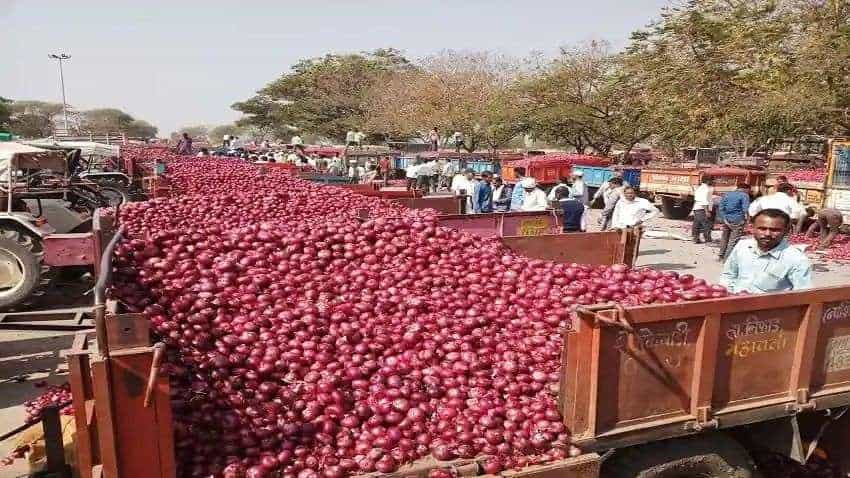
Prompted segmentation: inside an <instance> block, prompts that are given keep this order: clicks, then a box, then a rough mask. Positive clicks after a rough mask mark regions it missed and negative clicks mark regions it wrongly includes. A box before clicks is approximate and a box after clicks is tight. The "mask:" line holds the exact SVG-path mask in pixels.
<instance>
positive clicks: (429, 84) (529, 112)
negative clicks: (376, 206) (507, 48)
mask: <svg viewBox="0 0 850 478" xmlns="http://www.w3.org/2000/svg"><path fill="white" fill-rule="evenodd" d="M233 108H234V109H236V110H238V111H240V112H242V113H243V117H242V119H240V120H239V121H238V122H237V124H238V125H239V126H241V127H246V128H251V129H252V130H253V131H255V132H260V134H261V135H263V136H268V137H273V138H278V139H284V140H285V139H288V138H289V137H290V136H291V135H292V134H293V133H294V132H298V134H300V135H302V136H304V135H308V134H309V135H317V136H319V137H324V138H327V139H329V140H334V141H342V140H343V139H344V137H345V133H346V132H347V131H349V130H352V129H360V130H362V131H364V132H365V133H367V134H368V135H369V136H370V137H371V138H372V139H376V140H377V139H389V138H404V137H410V136H417V135H424V134H425V133H426V132H427V131H428V130H430V129H431V128H432V127H437V128H438V129H439V130H440V131H441V132H442V133H443V134H444V136H445V137H449V136H450V135H451V134H452V133H453V132H454V131H461V132H463V133H464V135H465V136H466V145H467V147H468V148H470V149H473V148H491V149H495V148H499V147H504V146H506V145H509V144H511V143H512V142H514V143H515V142H516V141H517V139H518V138H522V137H531V138H533V139H535V140H540V141H544V142H546V143H548V144H552V145H557V146H561V147H569V148H574V149H575V150H577V151H584V152H599V153H603V154H605V153H609V152H611V151H612V150H613V149H623V150H626V151H628V150H629V149H630V148H631V147H632V146H633V145H634V144H637V143H639V142H652V143H653V144H655V145H657V146H660V147H663V148H666V149H670V150H675V149H678V148H680V147H683V146H709V145H718V144H721V145H730V146H736V147H742V148H746V147H753V146H758V145H759V144H762V143H764V142H765V141H766V140H767V139H769V138H771V137H788V136H800V135H804V134H821V135H847V134H848V132H849V131H850V115H848V112H850V4H848V3H847V2H846V1H840V0H689V1H686V2H685V3H684V4H681V5H679V6H676V7H669V8H666V9H664V10H663V11H662V12H661V13H660V17H659V19H658V20H657V21H655V22H654V23H652V24H651V25H649V26H648V27H646V28H644V29H641V30H638V31H636V32H634V33H633V34H632V36H631V38H630V41H629V42H628V44H627V46H626V47H625V48H624V49H623V50H622V51H613V50H612V49H611V48H610V46H609V45H608V44H607V43H606V42H604V41H593V42H587V43H583V44H579V45H571V46H567V47H562V48H561V49H560V51H559V54H558V55H557V56H556V57H555V58H551V59H543V58H540V57H535V56H530V57H528V58H505V57H502V56H499V55H495V54H492V53H489V52H456V51H443V52H439V53H436V54H434V55H432V56H429V57H427V58H424V59H421V60H418V61H411V60H409V59H407V58H406V57H405V56H404V55H403V54H402V53H401V52H399V51H397V50H394V49H383V50H377V51H373V52H364V53H358V54H347V55H326V56H324V57H320V58H312V59H306V60H302V61H300V62H298V63H297V64H296V65H294V66H293V67H292V68H291V69H290V71H289V72H287V73H285V74H283V75H281V76H280V77H279V78H277V79H276V80H274V81H272V82H271V83H269V84H268V85H267V86H265V87H264V88H262V89H261V90H260V91H258V92H257V94H256V95H254V96H253V97H251V98H248V99H246V100H245V101H242V102H238V103H235V104H234V105H233Z"/></svg>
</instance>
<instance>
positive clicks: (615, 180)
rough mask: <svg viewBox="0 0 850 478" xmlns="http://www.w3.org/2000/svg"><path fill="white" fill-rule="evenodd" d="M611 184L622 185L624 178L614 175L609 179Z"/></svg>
mask: <svg viewBox="0 0 850 478" xmlns="http://www.w3.org/2000/svg"><path fill="white" fill-rule="evenodd" d="M608 182H609V183H611V184H616V185H617V186H621V185H622V184H623V178H618V177H616V176H615V177H613V178H611V179H609V180H608Z"/></svg>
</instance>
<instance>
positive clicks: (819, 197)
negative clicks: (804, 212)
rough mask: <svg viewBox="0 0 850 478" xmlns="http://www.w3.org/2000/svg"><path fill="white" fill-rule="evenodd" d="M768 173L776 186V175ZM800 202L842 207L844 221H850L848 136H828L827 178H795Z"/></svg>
mask: <svg viewBox="0 0 850 478" xmlns="http://www.w3.org/2000/svg"><path fill="white" fill-rule="evenodd" d="M782 174H783V173H779V172H777V173H771V174H769V175H768V178H767V181H766V186H768V187H773V186H774V185H775V184H776V177H777V176H780V175H782ZM792 183H793V184H794V187H795V188H797V191H798V196H799V198H800V202H801V203H802V204H803V205H804V206H806V207H809V208H811V209H813V210H815V211H817V210H818V209H822V208H834V209H838V210H839V211H841V213H842V215H843V216H844V224H845V225H847V224H850V141H848V140H847V139H845V138H832V139H830V140H828V149H827V154H826V174H825V175H824V179H823V181H792Z"/></svg>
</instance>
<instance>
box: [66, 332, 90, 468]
mask: <svg viewBox="0 0 850 478" xmlns="http://www.w3.org/2000/svg"><path fill="white" fill-rule="evenodd" d="M78 337H80V334H77V336H75V337H74V345H75V348H77V347H76V346H77V345H78V343H77V339H78ZM68 382H69V383H70V385H71V398H72V401H73V404H74V424H75V425H76V438H75V446H76V455H77V456H76V461H77V463H76V466H77V469H78V472H79V474H80V477H81V478H92V466H94V451H95V448H96V446H97V445H96V444H95V443H93V440H92V430H91V429H90V426H91V422H90V420H89V398H90V397H91V393H92V392H91V370H90V369H89V357H88V355H84V354H73V355H68Z"/></svg>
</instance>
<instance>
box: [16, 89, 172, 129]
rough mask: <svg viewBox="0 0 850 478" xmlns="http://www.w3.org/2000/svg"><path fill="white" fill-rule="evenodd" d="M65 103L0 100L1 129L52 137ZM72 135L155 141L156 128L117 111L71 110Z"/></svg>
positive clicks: (114, 109)
mask: <svg viewBox="0 0 850 478" xmlns="http://www.w3.org/2000/svg"><path fill="white" fill-rule="evenodd" d="M61 115H62V104H61V103H51V102H47V101H36V100H11V99H8V98H3V97H0V129H5V130H8V131H10V132H12V133H14V134H15V135H17V136H21V137H23V138H43V137H47V136H50V135H51V134H53V132H54V129H55V125H56V124H57V122H58V121H61ZM68 115H69V128H68V129H69V130H70V131H69V133H71V134H81V135H85V134H89V133H92V134H107V133H109V134H116V133H124V134H126V135H127V136H131V137H141V138H152V137H155V136H156V133H157V128H156V127H155V126H153V125H152V124H150V123H148V122H147V121H144V120H141V119H136V118H134V117H132V116H131V115H129V114H128V113H125V112H124V111H121V110H119V109H116V108H96V109H91V110H86V111H80V112H77V111H74V110H73V109H72V108H69V112H68Z"/></svg>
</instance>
